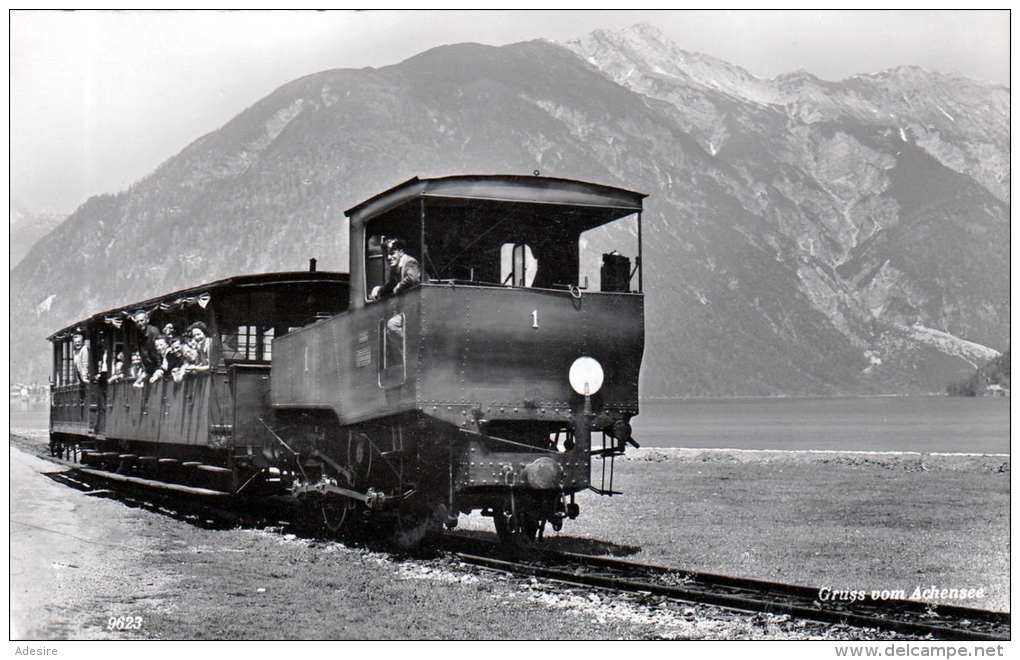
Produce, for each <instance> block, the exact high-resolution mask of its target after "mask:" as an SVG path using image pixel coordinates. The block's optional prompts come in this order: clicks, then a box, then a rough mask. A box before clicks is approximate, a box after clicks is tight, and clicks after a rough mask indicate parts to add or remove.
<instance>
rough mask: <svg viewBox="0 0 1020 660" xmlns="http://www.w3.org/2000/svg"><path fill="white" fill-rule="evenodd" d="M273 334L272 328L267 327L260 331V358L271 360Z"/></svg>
mask: <svg viewBox="0 0 1020 660" xmlns="http://www.w3.org/2000/svg"><path fill="white" fill-rule="evenodd" d="M273 334H274V329H273V328H269V329H267V330H266V331H265V332H263V333H262V359H263V360H269V361H271V360H272V359H273Z"/></svg>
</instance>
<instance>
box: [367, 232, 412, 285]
mask: <svg viewBox="0 0 1020 660" xmlns="http://www.w3.org/2000/svg"><path fill="white" fill-rule="evenodd" d="M386 259H387V261H388V262H389V264H390V272H389V278H388V279H387V280H386V284H383V285H382V286H377V287H375V288H373V289H372V294H371V295H370V296H369V300H379V299H381V298H386V297H387V296H395V295H398V294H399V293H400V292H402V291H406V290H407V289H410V288H411V287H413V286H414V285H416V284H418V283H420V282H421V266H419V265H418V260H417V259H415V258H414V257H412V256H411V255H409V254H408V253H407V248H406V246H405V245H404V241H402V240H400V239H399V238H394V239H392V240H390V241H389V242H388V243H387V255H386Z"/></svg>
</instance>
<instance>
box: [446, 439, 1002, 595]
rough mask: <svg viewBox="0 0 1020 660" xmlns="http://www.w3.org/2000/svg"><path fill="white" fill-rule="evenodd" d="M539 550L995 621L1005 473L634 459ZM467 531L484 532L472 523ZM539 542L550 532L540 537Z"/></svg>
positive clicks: (668, 454)
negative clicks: (851, 593) (884, 595)
mask: <svg viewBox="0 0 1020 660" xmlns="http://www.w3.org/2000/svg"><path fill="white" fill-rule="evenodd" d="M615 486H616V488H617V489H618V490H623V491H624V493H625V494H624V495H622V496H617V497H613V498H608V497H598V496H596V495H594V494H593V493H586V494H584V495H582V496H581V497H580V498H579V500H578V501H579V503H580V505H581V517H580V518H579V519H577V520H576V521H567V523H566V525H565V526H564V528H563V531H562V532H561V533H560V534H555V533H550V534H549V535H548V537H547V539H548V541H549V542H550V543H551V544H552V545H554V546H556V547H561V548H564V549H576V550H578V551H588V552H604V553H612V554H618V555H623V556H626V557H627V558H628V559H632V560H634V561H642V562H650V563H659V564H665V565H671V566H678V567H682V568H686V569H690V570H698V571H706V572H714V573H723V574H727V575H740V576H745V577H754V578H760V579H767V580H775V581H781V582H790V583H798V584H805V585H808V586H817V587H823V586H830V587H832V588H840V589H864V590H867V591H869V592H870V591H871V590H872V589H879V590H882V589H888V590H904V591H905V594H906V595H907V596H908V597H909V596H910V594H911V593H912V592H913V590H914V589H915V587H921V588H922V589H923V588H927V587H931V586H932V585H935V586H936V587H938V588H953V587H956V588H967V589H970V588H973V589H982V588H983V589H984V591H985V596H984V598H981V599H977V600H945V601H940V602H953V603H954V604H957V605H965V606H970V607H979V608H985V609H999V610H1008V609H1009V459H1008V458H1003V457H990V456H989V457H985V456H973V457H961V456H937V455H936V456H932V455H928V456H924V457H922V456H920V455H911V454H864V453H862V454H849V453H844V454H840V453H803V452H798V453H783V452H732V451H699V450H675V449H663V450H655V449H651V450H641V451H638V452H635V453H634V454H633V455H632V456H631V458H630V460H618V461H617V465H616V481H615ZM462 526H463V527H465V528H467V529H485V530H488V529H491V522H490V521H489V520H487V519H483V518H480V517H478V516H472V517H470V518H468V519H465V520H464V522H463V524H462ZM549 531H550V532H551V530H549Z"/></svg>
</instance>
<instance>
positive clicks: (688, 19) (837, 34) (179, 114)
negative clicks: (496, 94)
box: [10, 10, 1010, 213]
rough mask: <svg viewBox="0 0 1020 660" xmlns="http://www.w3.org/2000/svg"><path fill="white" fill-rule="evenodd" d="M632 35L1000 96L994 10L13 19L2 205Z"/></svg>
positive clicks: (60, 200)
mask: <svg viewBox="0 0 1020 660" xmlns="http://www.w3.org/2000/svg"><path fill="white" fill-rule="evenodd" d="M640 22H646V23H650V24H652V25H655V26H656V27H658V28H659V29H660V30H662V32H663V33H665V34H666V36H668V37H669V38H671V39H672V40H673V41H675V42H676V43H677V44H678V45H679V46H680V47H681V48H684V49H686V50H690V51H697V52H702V53H706V54H709V55H712V56H715V57H718V58H721V59H723V60H726V61H729V62H732V63H734V64H737V65H739V66H742V67H744V68H745V69H747V70H748V71H750V72H751V73H753V74H755V75H757V76H759V77H773V76H776V75H778V74H781V73H785V72H788V71H794V70H797V69H806V70H807V71H810V72H811V73H813V74H815V75H817V76H819V77H821V78H825V79H828V80H840V79H843V78H846V77H848V76H851V75H853V74H856V73H869V72H873V71H879V70H882V69H885V68H889V67H892V66H898V65H905V64H913V65H918V66H922V67H925V68H927V69H932V70H936V71H942V72H946V73H960V74H963V75H966V76H968V77H971V78H975V79H978V80H985V81H989V82H994V83H1000V84H1004V85H1009V64H1010V52H1009V12H1008V11H1007V10H993V11H921V10H912V11H878V10H872V11H778V10H777V11H749V10H728V11H557V12H539V11H513V12H484V11H444V12H414V11H397V12H394V11H369V12H346V11H337V12H321V11H306V12H269V11H253V12H197V11H171V12H156V11H117V12H115V11H91V12H84V11H79V12H52V11H28V10H21V11H14V12H12V13H11V19H10V39H11V49H10V53H11V54H10V57H11V87H10V91H11V104H10V112H11V192H12V199H13V201H14V203H15V204H17V205H19V206H20V207H22V208H24V209H26V210H29V211H35V212H39V211H49V212H63V213H70V212H71V211H73V210H74V209H75V208H77V207H78V206H79V205H80V204H82V203H83V202H84V201H85V200H86V199H87V198H88V197H90V196H92V195H96V194H100V193H116V192H119V191H121V190H124V189H126V188H127V187H128V186H129V185H131V184H132V183H133V182H135V181H137V180H139V179H141V178H143V177H145V176H146V175H147V174H149V173H151V172H152V171H153V170H154V169H155V168H156V167H157V166H158V165H159V164H160V163H162V162H163V161H165V160H167V159H168V158H170V157H172V156H173V155H175V154H176V153H178V152H179V151H180V150H181V149H183V148H184V147H185V146H187V145H188V144H189V143H190V142H192V141H194V140H195V139H197V138H199V137H200V136H202V135H204V134H206V133H208V132H210V131H214V130H216V129H217V128H219V127H220V126H222V125H223V124H225V123H226V122H227V121H229V120H230V119H231V118H232V117H234V116H235V115H237V114H238V113H239V112H241V111H242V110H244V109H245V108H247V107H249V106H251V105H252V104H254V103H255V102H256V101H258V100H259V99H260V98H262V97H263V96H265V95H267V94H269V93H270V92H272V91H273V90H274V89H276V88H277V87H279V86H280V85H282V84H284V83H286V82H288V81H290V80H293V79H295V78H298V77H300V76H303V75H307V74H310V73H315V72H317V71H322V70H325V69H332V68H360V67H366V66H374V67H378V66H385V65H388V64H394V63H397V62H399V61H401V60H403V59H406V58H408V57H410V56H412V55H414V54H416V53H419V52H421V51H423V50H427V49H429V48H432V47H435V46H439V45H442V44H448V43H459V42H465V41H473V42H480V43H485V44H490V45H502V44H507V43H514V42H518V41H524V40H528V39H536V38H546V39H552V40H557V41H561V40H568V39H572V38H576V37H579V36H581V35H583V34H586V33H587V32H590V31H592V30H595V29H600V28H601V29H618V28H623V27H627V26H629V25H633V24H635V23H640Z"/></svg>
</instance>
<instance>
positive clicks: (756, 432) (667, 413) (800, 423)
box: [11, 396, 1009, 454]
mask: <svg viewBox="0 0 1020 660" xmlns="http://www.w3.org/2000/svg"><path fill="white" fill-rule="evenodd" d="M633 423H634V438H635V439H636V440H637V441H638V442H639V443H641V445H642V446H643V447H705V448H737V449H844V450H857V451H923V452H974V453H981V454H997V453H1003V454H1004V453H1008V452H1009V399H1008V398H991V397H981V398H963V397H961V398H956V397H937V396H932V397H922V396H911V397H863V398H796V399H795V398H789V399H692V400H684V401H644V402H642V403H641V414H640V415H638V416H637V417H636V418H634V422H633ZM19 428H20V429H30V430H46V428H47V413H45V412H43V413H19V412H11V429H19Z"/></svg>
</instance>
